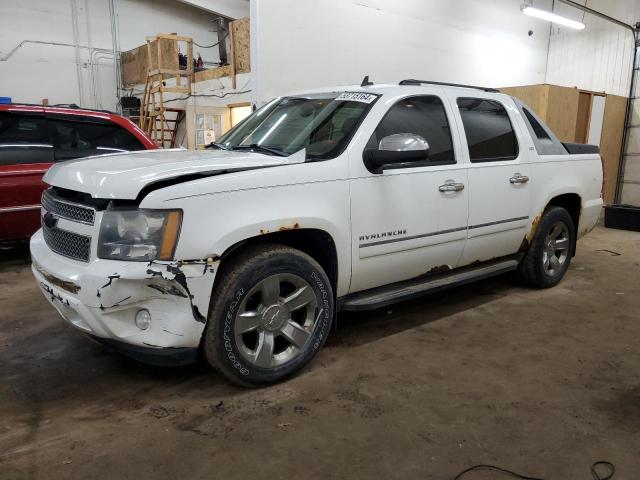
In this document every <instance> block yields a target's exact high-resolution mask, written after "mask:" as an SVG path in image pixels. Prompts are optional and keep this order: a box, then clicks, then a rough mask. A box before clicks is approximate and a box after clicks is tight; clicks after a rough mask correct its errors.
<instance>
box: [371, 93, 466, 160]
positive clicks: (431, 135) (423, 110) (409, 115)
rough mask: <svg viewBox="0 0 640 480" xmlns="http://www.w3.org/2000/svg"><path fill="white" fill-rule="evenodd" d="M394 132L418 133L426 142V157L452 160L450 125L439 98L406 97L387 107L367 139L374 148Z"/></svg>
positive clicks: (453, 158)
mask: <svg viewBox="0 0 640 480" xmlns="http://www.w3.org/2000/svg"><path fill="white" fill-rule="evenodd" d="M397 133H412V134H415V135H420V136H421V137H422V138H424V139H425V140H426V141H427V142H428V143H429V161H432V162H438V163H455V157H454V153H453V142H452V141H451V129H450V128H449V122H448V121H447V114H446V112H445V110H444V106H443V104H442V100H440V99H439V98H438V97H434V96H424V97H410V98H405V99H402V100H400V101H399V102H398V103H396V104H395V105H394V106H393V107H391V108H390V109H389V111H388V112H387V114H386V115H385V116H384V118H383V119H382V121H381V122H380V124H379V125H378V127H377V128H376V130H375V132H374V133H373V135H372V136H371V138H370V139H369V142H368V143H367V148H373V149H377V148H378V145H379V143H380V140H382V139H383V138H384V137H386V136H388V135H394V134H397Z"/></svg>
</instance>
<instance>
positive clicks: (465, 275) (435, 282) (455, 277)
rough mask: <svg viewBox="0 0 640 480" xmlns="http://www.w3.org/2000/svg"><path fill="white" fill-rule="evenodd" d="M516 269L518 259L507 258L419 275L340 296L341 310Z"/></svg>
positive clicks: (377, 304)
mask: <svg viewBox="0 0 640 480" xmlns="http://www.w3.org/2000/svg"><path fill="white" fill-rule="evenodd" d="M517 268H518V260H517V259H516V258H509V259H505V260H500V261H497V262H491V263H483V264H482V265H479V266H475V267H471V268H465V269H462V270H459V271H456V270H454V271H452V272H448V273H445V274H442V275H437V276H427V277H425V276H422V277H418V278H416V279H413V280H407V281H404V282H398V283H393V284H391V285H385V286H383V287H376V288H372V289H370V290H365V291H363V292H357V293H353V294H350V295H347V296H346V297H343V300H342V305H341V309H342V310H346V311H358V310H373V309H375V308H382V307H386V306H387V305H391V304H393V303H396V302H400V301H404V300H408V299H410V298H414V297H419V296H420V295H424V294H426V293H432V292H436V291H438V290H444V289H446V288H450V287H455V286H458V285H464V284H466V283H471V282H475V281H476V280H481V279H483V278H488V277H493V276H494V275H500V274H502V273H507V272H510V271H512V270H515V269H517Z"/></svg>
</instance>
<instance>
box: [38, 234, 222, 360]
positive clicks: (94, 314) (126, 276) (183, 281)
mask: <svg viewBox="0 0 640 480" xmlns="http://www.w3.org/2000/svg"><path fill="white" fill-rule="evenodd" d="M31 258H32V261H33V264H32V270H33V274H34V276H35V277H36V280H37V281H38V283H39V285H40V288H41V289H42V293H43V294H44V296H45V298H46V299H47V300H48V301H49V303H51V305H53V306H54V307H55V309H56V310H57V311H58V312H59V313H60V315H61V316H62V317H63V318H64V319H65V320H66V321H67V322H68V323H70V324H71V325H73V326H74V327H76V328H77V329H78V330H81V331H83V332H85V333H87V334H89V335H91V336H93V337H97V338H98V339H106V340H107V342H106V343H114V342H116V343H115V344H120V343H123V344H128V345H132V346H134V347H140V348H148V349H167V348H169V349H182V348H197V347H198V345H199V344H200V339H201V337H202V332H203V330H204V327H205V323H206V318H207V314H208V310H209V301H210V297H211V291H212V288H213V281H214V278H215V274H216V272H217V269H218V265H219V261H218V260H217V259H213V258H208V259H202V260H186V261H172V262H156V261H153V262H123V261H115V260H103V259H93V260H92V261H90V262H89V263H83V262H79V261H76V260H71V259H67V258H65V257H62V256H60V255H57V254H55V253H53V252H52V251H51V250H50V249H49V248H48V247H47V245H46V243H45V241H44V238H43V236H42V231H41V230H39V231H38V232H37V233H36V234H35V235H34V236H33V237H32V238H31ZM142 309H145V310H148V311H149V313H150V315H151V322H150V323H149V326H148V328H146V329H144V330H142V329H141V328H139V327H138V326H137V325H136V321H135V318H136V314H137V313H138V312H139V311H140V310H142ZM103 343H104V342H103ZM134 350H136V351H139V349H134Z"/></svg>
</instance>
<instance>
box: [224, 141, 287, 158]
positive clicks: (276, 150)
mask: <svg viewBox="0 0 640 480" xmlns="http://www.w3.org/2000/svg"><path fill="white" fill-rule="evenodd" d="M231 150H256V151H258V152H264V153H270V154H271V155H277V156H279V157H288V156H289V154H288V153H287V152H284V151H282V150H281V149H279V148H278V147H268V146H266V145H258V144H257V143H252V144H251V145H236V146H235V147H231Z"/></svg>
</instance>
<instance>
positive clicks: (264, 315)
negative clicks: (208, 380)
mask: <svg viewBox="0 0 640 480" xmlns="http://www.w3.org/2000/svg"><path fill="white" fill-rule="evenodd" d="M220 275H221V278H220V281H219V282H218V281H216V287H215V288H214V292H213V296H212V306H211V308H210V314H209V319H208V322H207V327H206V330H205V334H204V340H203V349H204V353H205V356H206V358H207V361H208V362H209V363H210V364H211V365H212V366H213V367H214V368H216V369H217V370H218V371H220V372H221V373H222V374H223V375H224V376H225V377H227V378H228V379H229V380H230V381H232V382H233V383H236V384H238V385H241V386H245V387H250V386H259V385H265V384H269V383H275V382H278V381H280V380H283V379H285V378H287V377H289V376H290V375H293V374H294V373H295V372H297V371H299V370H300V369H302V368H303V367H304V366H305V365H307V364H308V363H309V362H310V361H311V360H312V359H313V357H314V356H315V355H316V353H317V352H318V351H319V350H320V348H321V347H322V346H323V345H324V342H325V340H326V338H327V336H328V334H329V332H330V331H331V322H332V320H333V311H334V300H333V291H332V288H331V284H330V282H329V279H328V278H327V275H326V273H325V272H324V270H323V269H322V267H321V266H320V265H319V264H318V263H317V262H316V261H315V260H314V259H313V258H311V257H310V256H309V255H307V254H305V253H304V252H301V251H299V250H296V249H293V248H289V247H286V246H283V245H277V244H263V245H256V246H252V247H249V248H247V249H246V250H245V251H243V252H242V253H240V254H239V255H238V256H237V257H236V258H234V259H232V260H231V264H230V265H229V266H228V267H227V268H226V269H225V270H224V271H222V272H221V273H220Z"/></svg>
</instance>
